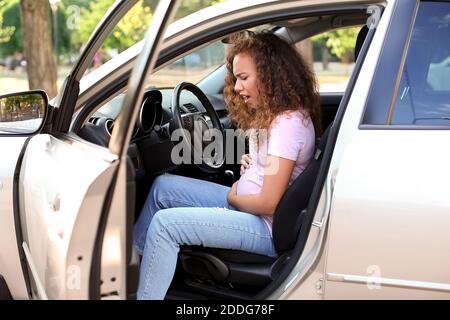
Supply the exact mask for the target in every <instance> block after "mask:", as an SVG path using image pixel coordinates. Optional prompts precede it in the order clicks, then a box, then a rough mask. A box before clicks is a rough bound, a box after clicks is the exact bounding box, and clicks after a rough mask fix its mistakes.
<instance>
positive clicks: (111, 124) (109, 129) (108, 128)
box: [105, 119, 114, 136]
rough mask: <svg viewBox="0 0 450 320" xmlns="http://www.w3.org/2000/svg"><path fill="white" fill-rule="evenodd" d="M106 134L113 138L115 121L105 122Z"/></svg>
mask: <svg viewBox="0 0 450 320" xmlns="http://www.w3.org/2000/svg"><path fill="white" fill-rule="evenodd" d="M105 127H106V132H108V134H109V135H110V136H111V133H112V131H113V127H114V120H111V119H108V120H106V121H105Z"/></svg>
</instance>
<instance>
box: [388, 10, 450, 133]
mask: <svg viewBox="0 0 450 320" xmlns="http://www.w3.org/2000/svg"><path fill="white" fill-rule="evenodd" d="M449 24H450V3H444V2H422V3H421V4H420V7H419V11H418V14H417V17H416V21H415V25H414V29H413V31H412V35H411V40H410V44H409V48H408V53H407V56H406V61H405V65H404V68H403V73H402V77H401V80H400V85H399V88H398V93H397V97H396V99H395V104H394V106H393V110H392V112H391V114H392V115H391V116H390V118H389V117H388V121H387V122H388V123H389V124H394V125H395V124H409V125H411V124H412V125H450V27H449Z"/></svg>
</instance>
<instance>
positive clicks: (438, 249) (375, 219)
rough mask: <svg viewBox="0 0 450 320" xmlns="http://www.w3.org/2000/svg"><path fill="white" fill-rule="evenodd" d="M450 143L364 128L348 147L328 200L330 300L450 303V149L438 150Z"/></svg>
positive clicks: (443, 136)
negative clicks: (420, 300) (444, 301)
mask: <svg viewBox="0 0 450 320" xmlns="http://www.w3.org/2000/svg"><path fill="white" fill-rule="evenodd" d="M449 139H450V132H449V131H437V130H435V131H419V130H417V131H409V130H408V131H391V130H387V131H379V130H361V131H359V132H358V133H357V134H356V135H355V137H354V138H353V139H352V141H351V142H350V143H349V144H348V146H347V147H346V150H345V152H344V154H343V157H342V160H341V163H340V166H339V170H338V173H337V176H336V182H335V188H334V194H333V205H332V209H331V221H330V231H329V247H328V256H327V270H326V273H327V275H326V277H327V282H326V290H325V297H326V298H327V299H335V298H344V299H347V298H350V299H377V298H383V299H389V298H397V299H398V298H417V299H433V298H436V299H439V298H446V299H448V298H449V297H450V276H449V274H448V272H447V271H448V270H449V269H450V243H449V242H448V241H447V240H448V227H447V226H448V225H449V224H450V215H449V214H448V213H449V208H450V188H449V187H448V181H450V171H449V170H442V168H446V167H448V163H450V149H448V148H441V149H436V148H435V146H436V145H437V146H439V145H440V146H444V145H446V143H447V142H448V141H449ZM425 164H427V165H425ZM380 168H383V169H382V170H380Z"/></svg>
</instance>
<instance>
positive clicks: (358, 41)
mask: <svg viewBox="0 0 450 320" xmlns="http://www.w3.org/2000/svg"><path fill="white" fill-rule="evenodd" d="M368 32H369V28H367V26H364V27H362V28H361V30H359V33H358V37H357V38H356V44H355V62H356V60H357V59H358V56H359V52H360V51H361V48H362V46H363V44H364V40H366V36H367V33H368Z"/></svg>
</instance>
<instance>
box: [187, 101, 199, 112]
mask: <svg viewBox="0 0 450 320" xmlns="http://www.w3.org/2000/svg"><path fill="white" fill-rule="evenodd" d="M184 107H185V108H186V109H188V110H189V112H190V113H196V112H198V110H197V107H196V106H194V105H193V104H192V103H187V104H185V105H184Z"/></svg>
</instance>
